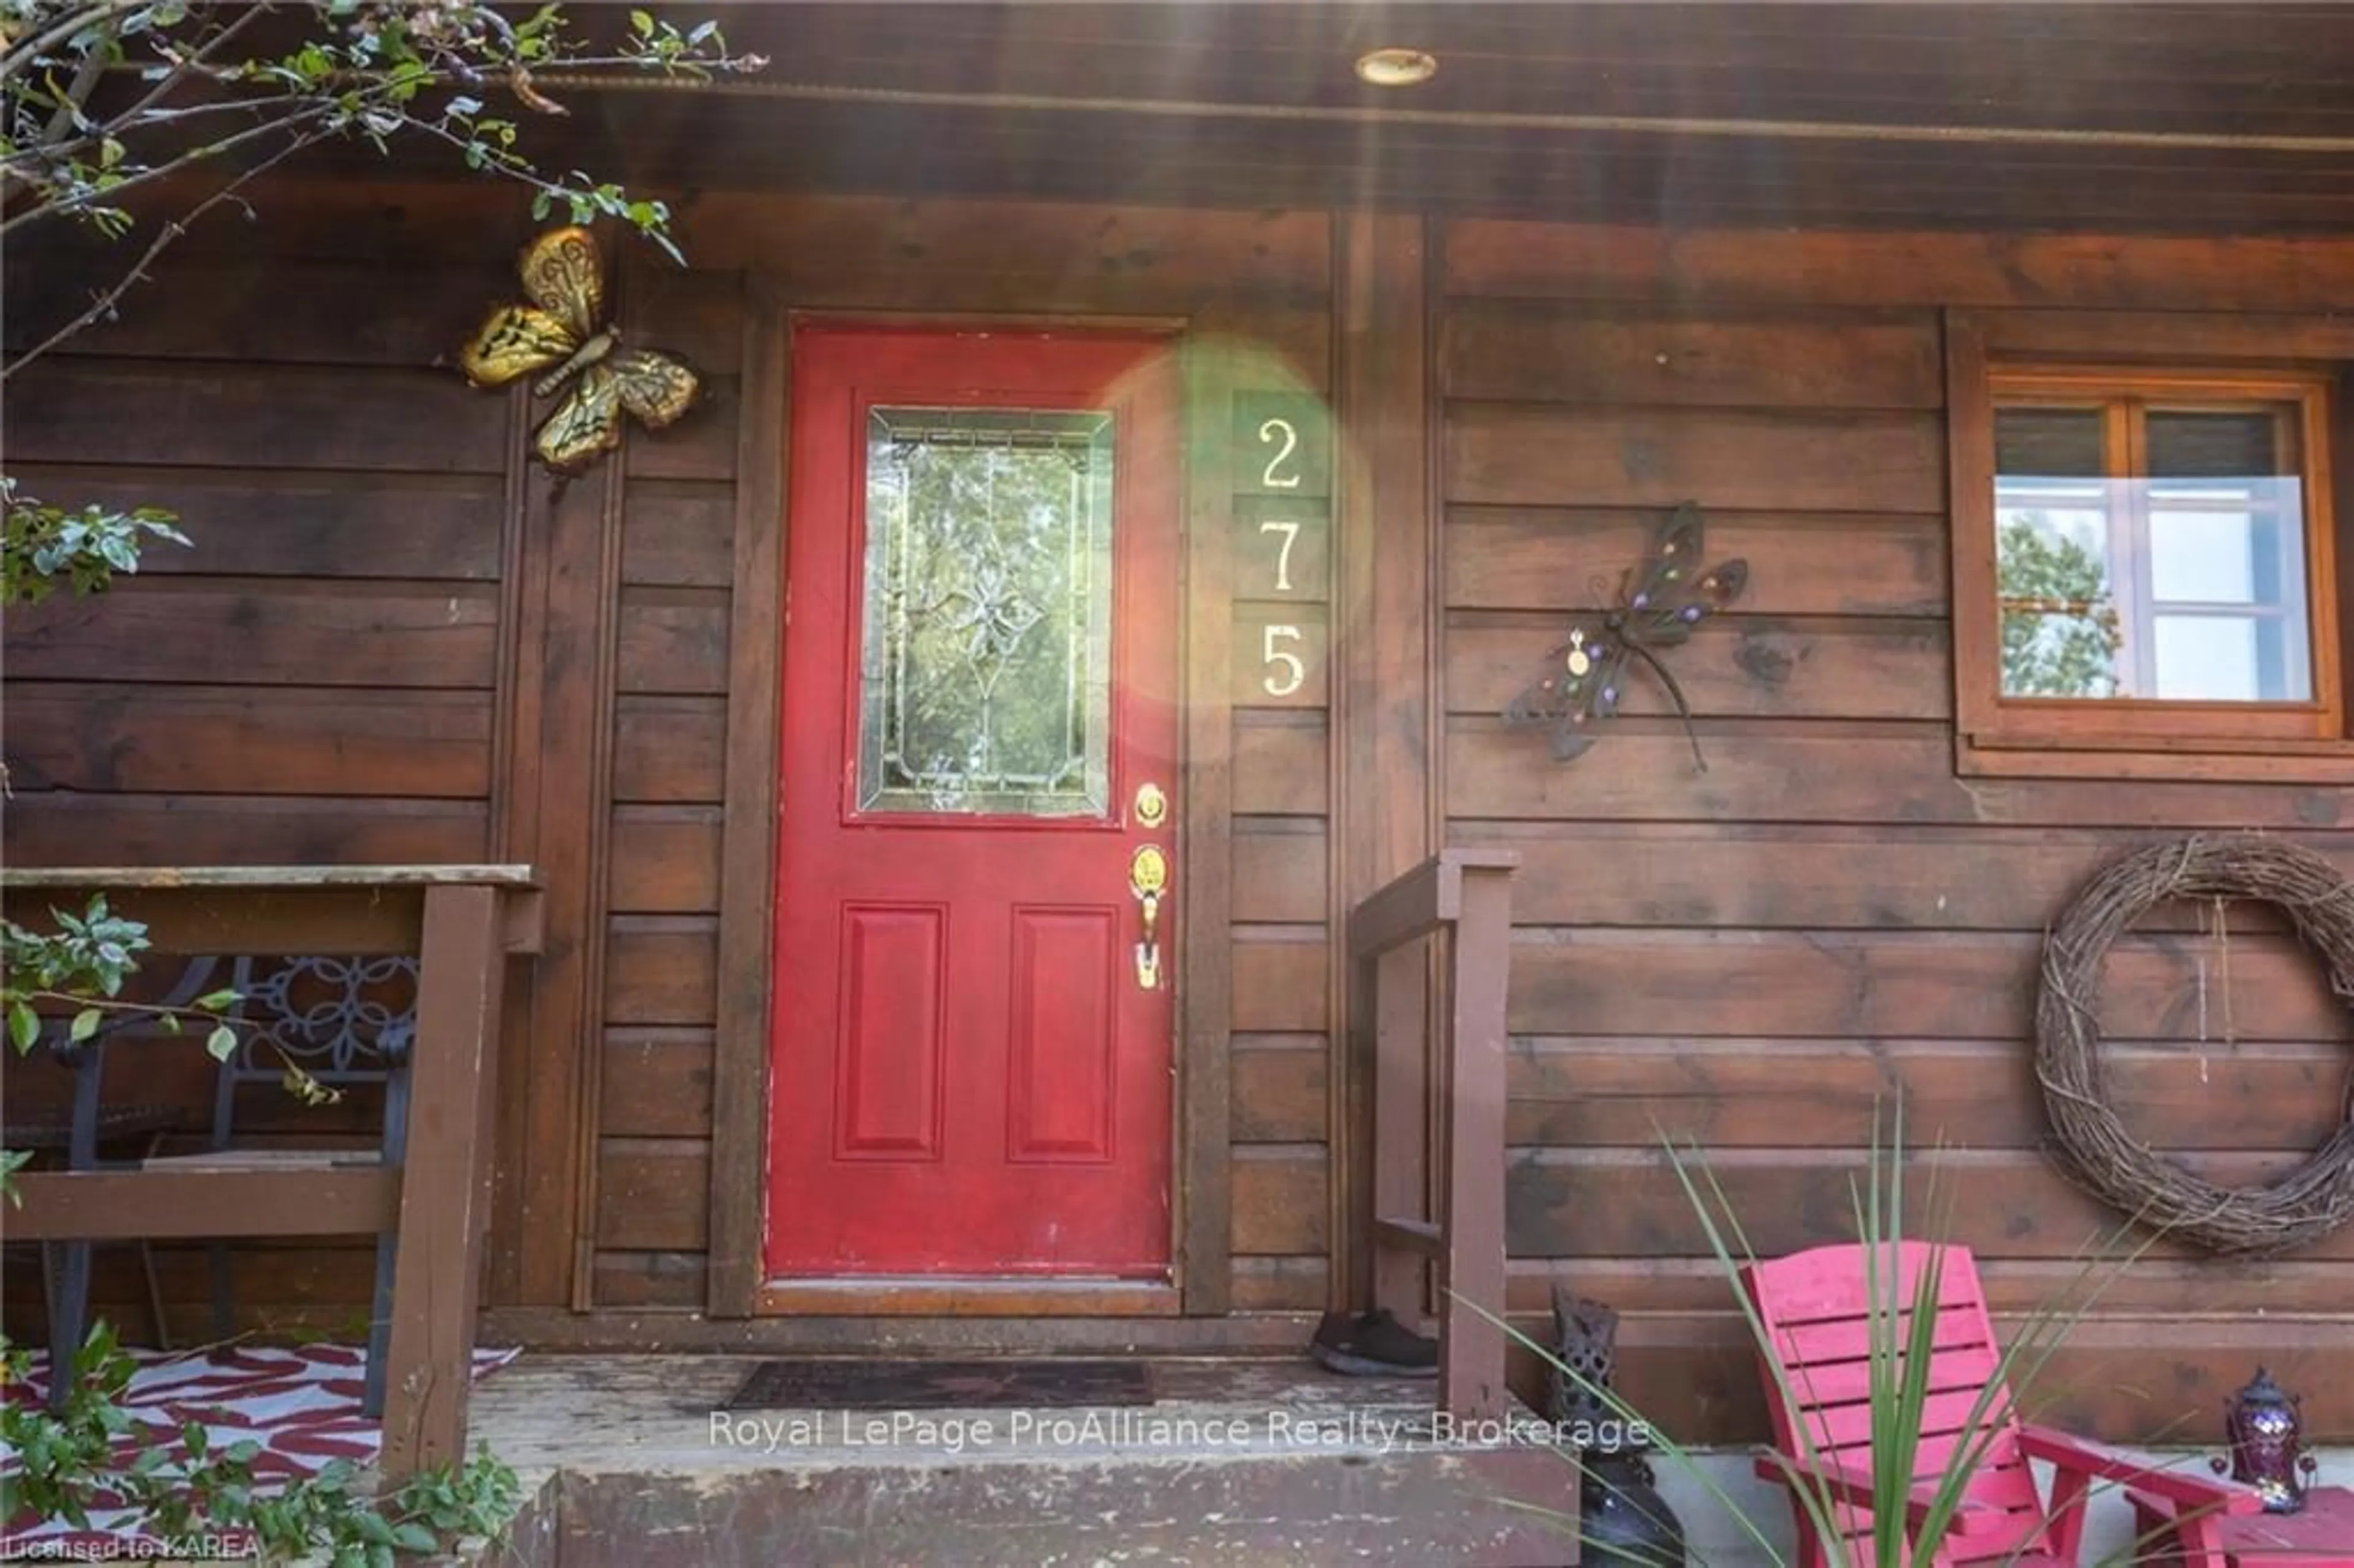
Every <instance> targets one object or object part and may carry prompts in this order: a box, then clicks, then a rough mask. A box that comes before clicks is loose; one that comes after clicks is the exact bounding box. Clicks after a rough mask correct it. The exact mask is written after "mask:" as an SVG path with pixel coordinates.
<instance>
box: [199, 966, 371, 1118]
mask: <svg viewBox="0 0 2354 1568" xmlns="http://www.w3.org/2000/svg"><path fill="white" fill-rule="evenodd" d="M229 988H230V989H231V990H233V991H237V992H238V994H239V999H240V1000H239V1002H238V1005H237V1008H236V1012H235V1017H236V1018H237V1020H238V1022H239V1030H238V1034H239V1044H238V1048H237V1050H236V1051H235V1052H234V1053H233V1054H231V1055H230V1056H229V1059H228V1061H227V1062H225V1063H223V1064H222V1065H221V1073H220V1077H219V1083H218V1088H217V1095H216V1097H215V1100H214V1106H213V1143H214V1146H215V1147H217V1148H220V1147H226V1146H227V1144H228V1140H229V1139H230V1138H231V1136H232V1135H233V1133H234V1130H235V1126H236V1101H237V1091H238V1089H239V1086H243V1085H248V1084H259V1083H271V1084H274V1083H277V1082H279V1081H280V1080H281V1078H282V1076H283V1075H284V1073H285V1068H286V1065H287V1064H288V1063H290V1062H291V1063H292V1064H293V1065H297V1066H299V1067H301V1068H302V1070H303V1071H304V1072H306V1073H308V1074H310V1075H311V1076H312V1077H313V1078H315V1079H317V1080H318V1081H319V1082H320V1083H322V1084H325V1085H328V1086H344V1085H355V1084H385V1085H387V1103H386V1113H385V1114H386V1121H387V1127H386V1132H387V1153H393V1152H395V1151H397V1150H398V1147H399V1143H400V1139H399V1133H400V1131H401V1128H400V1122H401V1121H402V1119H404V1118H403V1117H402V1112H403V1111H404V1110H405V1109H406V1107H405V1106H403V1105H402V1103H401V1101H402V1100H403V1098H404V1097H403V1096H401V1095H400V1094H399V1093H398V1080H399V1079H401V1078H402V1077H403V1076H405V1075H404V1074H403V1073H401V1072H400V1071H399V1069H400V1068H402V1067H404V1066H405V1065H406V1063H407V1057H408V1046H409V1044H410V1042H411V1041H412V1040H413V1039H414V1038H415V1035H416V1032H417V960H416V959H414V958H412V957H408V956H404V955H392V956H386V957H380V958H359V959H355V958H338V957H332V956H327V955H320V954H311V955H304V956H301V957H295V958H286V959H250V958H239V959H236V960H235V961H234V962H233V964H232V965H231V974H230V980H229Z"/></svg>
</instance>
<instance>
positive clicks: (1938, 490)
mask: <svg viewBox="0 0 2354 1568" xmlns="http://www.w3.org/2000/svg"><path fill="white" fill-rule="evenodd" d="M1446 464H1447V466H1446V470H1445V472H1446V482H1447V499H1448V500H1449V501H1453V502H1469V503H1475V504H1485V505H1506V506H1511V505H1519V506H1545V505H1568V504H1575V505H1580V506H1613V505H1617V506H1662V507H1664V506H1674V505H1676V504H1678V503H1681V502H1684V501H1691V500H1696V501H1698V502H1699V503H1700V504H1701V507H1702V510H1703V511H1708V510H1713V509H1715V508H1718V507H1754V508H1756V509H1758V510H1761V511H1794V512H1807V511H1824V512H1935V511H1938V510H1939V509H1941V508H1942V507H1943V506H1944V504H1945V442H1944V430H1943V427H1942V425H1941V424H1940V422H1939V421H1938V420H1936V419H1935V418H1929V417H1927V416H1925V415H1909V414H1869V413H1837V414H1833V413H1825V412H1811V411H1810V412H1806V413H1788V414H1764V413H1751V412H1746V411H1742V412H1725V411H1722V410H1717V409H1691V408H1677V409H1653V408H1590V409H1589V408H1567V407H1564V406H1559V405H1548V404H1533V403H1453V404H1450V405H1449V406H1448V409H1447V459H1446Z"/></svg>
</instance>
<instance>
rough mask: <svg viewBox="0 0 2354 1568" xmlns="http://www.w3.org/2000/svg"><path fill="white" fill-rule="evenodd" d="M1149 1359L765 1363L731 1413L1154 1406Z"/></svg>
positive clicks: (733, 1401) (733, 1398)
mask: <svg viewBox="0 0 2354 1568" xmlns="http://www.w3.org/2000/svg"><path fill="white" fill-rule="evenodd" d="M1152 1397H1153V1396H1152V1372H1151V1369H1150V1367H1148V1366H1146V1365H1145V1364H1144V1363H1143V1362H1142V1361H837V1360H832V1359H826V1358H816V1357H811V1358H803V1359H800V1360H794V1361H762V1362H760V1363H759V1364H758V1366H756V1367H754V1368H753V1369H752V1372H751V1375H750V1376H748V1377H747V1378H746V1379H745V1380H744V1383H743V1386H742V1387H740V1388H738V1389H737V1391H736V1392H735V1393H733V1394H731V1395H730V1396H729V1397H728V1399H727V1403H726V1405H725V1406H724V1407H723V1408H725V1409H728V1410H956V1409H965V1410H1015V1409H1023V1408H1033V1409H1058V1408H1065V1407H1068V1406H1071V1405H1081V1404H1151V1403H1152Z"/></svg>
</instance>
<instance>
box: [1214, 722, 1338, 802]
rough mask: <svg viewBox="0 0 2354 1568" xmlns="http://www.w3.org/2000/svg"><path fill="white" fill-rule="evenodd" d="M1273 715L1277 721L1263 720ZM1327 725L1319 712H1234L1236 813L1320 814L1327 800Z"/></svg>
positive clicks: (1328, 792)
mask: <svg viewBox="0 0 2354 1568" xmlns="http://www.w3.org/2000/svg"><path fill="white" fill-rule="evenodd" d="M1268 719H1273V720H1274V721H1275V722H1267V720H1268ZM1327 745H1328V736H1327V726H1326V725H1325V723H1324V722H1323V719H1322V717H1321V715H1318V716H1316V717H1313V718H1310V719H1306V720H1303V719H1301V718H1300V717H1299V715H1292V714H1288V713H1287V714H1282V715H1265V716H1264V717H1262V716H1261V715H1248V716H1245V715H1235V753H1234V756H1235V763H1234V766H1235V813H1236V814H1237V815H1244V814H1247V815H1252V816H1268V817H1286V816H1294V817H1297V816H1305V817H1320V816H1322V815H1324V813H1325V811H1326V810H1327V807H1328V802H1329V801H1330V800H1331V788H1330V780H1329V779H1327V778H1326V776H1325V775H1326V768H1327V766H1328V754H1327V751H1326V747H1327Z"/></svg>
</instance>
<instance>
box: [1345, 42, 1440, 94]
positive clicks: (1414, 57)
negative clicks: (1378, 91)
mask: <svg viewBox="0 0 2354 1568" xmlns="http://www.w3.org/2000/svg"><path fill="white" fill-rule="evenodd" d="M1437 74H1438V60H1437V58H1436V57H1434V56H1431V55H1426V54H1425V53H1423V51H1422V50H1420V49H1375V50H1374V51H1373V53H1371V54H1369V55H1365V56H1363V57H1362V58H1359V59H1358V61H1357V75H1358V76H1359V77H1360V78H1362V79H1363V80H1365V81H1369V82H1371V83H1372V84H1373V86H1375V87H1414V86H1417V85H1419V84H1420V83H1422V82H1426V81H1428V80H1429V79H1431V78H1432V77H1434V76H1437Z"/></svg>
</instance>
